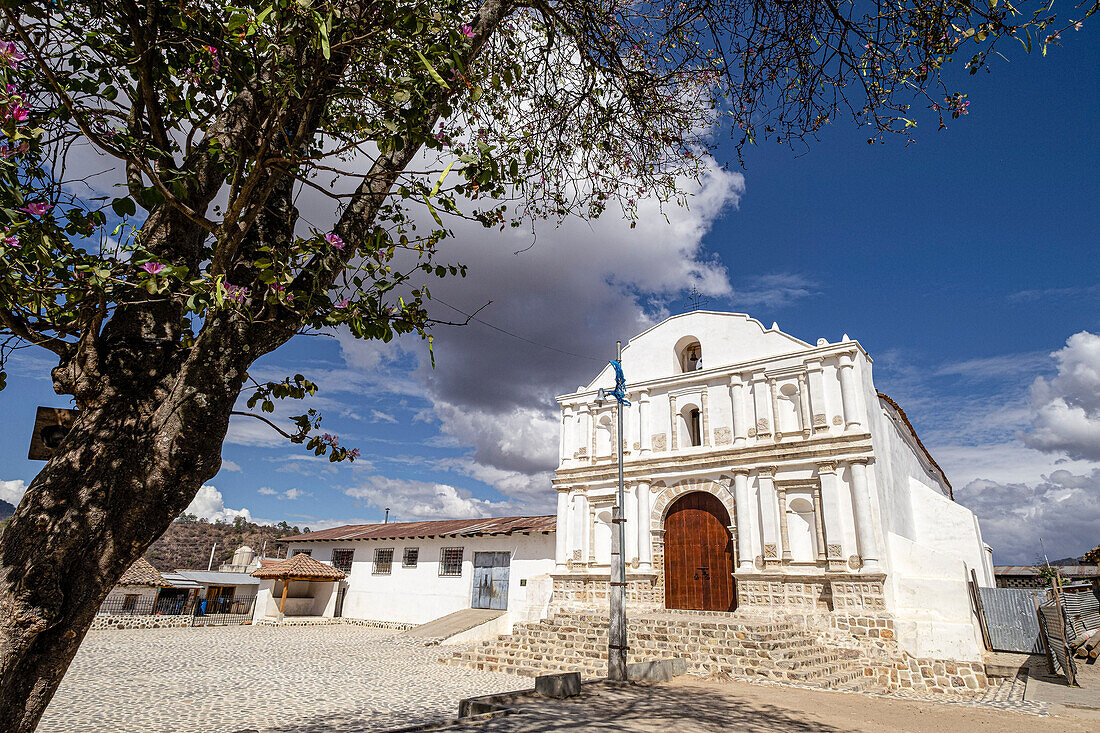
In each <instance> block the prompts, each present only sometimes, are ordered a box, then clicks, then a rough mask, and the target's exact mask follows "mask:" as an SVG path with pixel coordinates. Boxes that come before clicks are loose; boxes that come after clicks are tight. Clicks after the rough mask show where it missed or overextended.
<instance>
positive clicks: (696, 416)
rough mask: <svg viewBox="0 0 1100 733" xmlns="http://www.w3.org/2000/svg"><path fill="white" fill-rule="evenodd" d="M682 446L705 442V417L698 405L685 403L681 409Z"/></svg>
mask: <svg viewBox="0 0 1100 733" xmlns="http://www.w3.org/2000/svg"><path fill="white" fill-rule="evenodd" d="M680 435H681V436H683V437H682V438H681V439H680V447H681V448H684V447H688V446H695V445H702V444H703V418H702V415H701V414H700V413H699V407H698V406H697V405H691V404H688V405H684V407H683V409H681V410H680Z"/></svg>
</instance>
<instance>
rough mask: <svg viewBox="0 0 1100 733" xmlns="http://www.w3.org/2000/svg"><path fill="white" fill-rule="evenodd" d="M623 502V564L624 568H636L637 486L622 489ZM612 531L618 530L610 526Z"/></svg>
mask: <svg viewBox="0 0 1100 733" xmlns="http://www.w3.org/2000/svg"><path fill="white" fill-rule="evenodd" d="M623 488H624V491H623V500H624V501H625V502H626V505H625V506H624V507H623V512H622V517H623V519H624V520H626V521H625V523H624V524H623V540H624V544H625V547H624V548H623V562H624V563H625V564H626V567H631V565H633V566H634V567H637V566H638V527H637V524H638V494H637V490H638V487H637V486H629V485H628V486H625V487H623ZM611 529H612V531H613V532H614V531H617V530H618V528H616V527H615V526H612V528H611Z"/></svg>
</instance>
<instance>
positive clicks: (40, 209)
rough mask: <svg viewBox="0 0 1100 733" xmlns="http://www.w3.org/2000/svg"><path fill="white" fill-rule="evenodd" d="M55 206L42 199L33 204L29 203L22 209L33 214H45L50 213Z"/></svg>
mask: <svg viewBox="0 0 1100 733" xmlns="http://www.w3.org/2000/svg"><path fill="white" fill-rule="evenodd" d="M52 208H53V206H51V205H50V204H45V203H42V202H41V201H35V202H34V203H33V204H27V205H26V206H24V207H23V208H21V209H20V211H25V212H26V213H28V214H30V215H31V216H45V215H46V214H48V213H49V211H50V209H52Z"/></svg>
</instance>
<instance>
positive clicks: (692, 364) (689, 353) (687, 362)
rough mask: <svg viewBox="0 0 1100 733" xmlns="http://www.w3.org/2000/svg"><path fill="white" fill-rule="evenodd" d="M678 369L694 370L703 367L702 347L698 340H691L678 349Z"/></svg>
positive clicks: (683, 370) (684, 370) (682, 370)
mask: <svg viewBox="0 0 1100 733" xmlns="http://www.w3.org/2000/svg"><path fill="white" fill-rule="evenodd" d="M679 359H680V371H681V372H685V373H686V372H694V371H697V370H699V369H702V368H703V347H702V346H701V345H700V344H699V342H698V341H691V342H690V343H688V344H687V345H685V346H684V347H683V348H681V349H680V354H679Z"/></svg>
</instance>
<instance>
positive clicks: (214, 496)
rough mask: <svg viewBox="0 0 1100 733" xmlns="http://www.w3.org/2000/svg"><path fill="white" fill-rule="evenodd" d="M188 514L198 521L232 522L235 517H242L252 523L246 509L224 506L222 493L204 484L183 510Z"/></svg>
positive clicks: (250, 514)
mask: <svg viewBox="0 0 1100 733" xmlns="http://www.w3.org/2000/svg"><path fill="white" fill-rule="evenodd" d="M184 511H185V512H187V513H188V514H194V515H195V516H197V517H198V518H199V519H205V520H207V521H209V522H216V521H218V520H219V519H220V520H222V521H225V522H232V521H233V520H234V519H236V518H237V517H244V518H245V519H246V520H248V521H252V513H251V512H250V511H248V510H247V509H244V508H241V509H230V508H228V507H227V506H226V505H225V500H224V499H223V498H222V492H220V491H218V490H217V489H216V488H214V487H213V486H211V485H209V484H204V485H203V486H202V487H201V488H200V489H199V491H198V493H197V494H195V498H194V499H193V500H192V501H191V503H190V504H189V505H188V507H187V508H186V509H185V510H184Z"/></svg>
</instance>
